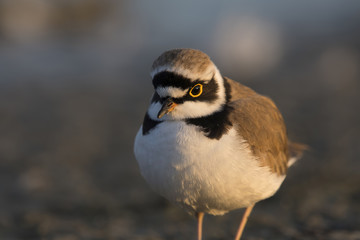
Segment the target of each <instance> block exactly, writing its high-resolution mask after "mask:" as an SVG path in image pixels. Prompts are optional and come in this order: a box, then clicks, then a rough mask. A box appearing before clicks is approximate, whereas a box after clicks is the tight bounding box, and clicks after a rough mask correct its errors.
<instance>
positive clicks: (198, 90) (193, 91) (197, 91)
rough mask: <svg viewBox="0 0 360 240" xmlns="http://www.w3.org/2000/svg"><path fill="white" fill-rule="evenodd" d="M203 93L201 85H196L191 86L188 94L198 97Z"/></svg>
mask: <svg viewBox="0 0 360 240" xmlns="http://www.w3.org/2000/svg"><path fill="white" fill-rule="evenodd" d="M202 92H203V85H202V84H200V83H198V84H196V85H195V86H193V87H192V88H191V90H190V92H189V94H190V96H192V97H194V98H195V97H198V96H200V95H201V94H202Z"/></svg>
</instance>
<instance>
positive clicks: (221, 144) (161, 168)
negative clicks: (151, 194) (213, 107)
mask: <svg viewBox="0 0 360 240" xmlns="http://www.w3.org/2000/svg"><path fill="white" fill-rule="evenodd" d="M134 150H135V156H136V159H137V161H138V163H139V166H140V171H141V173H142V175H143V176H144V178H145V179H146V181H147V182H148V183H149V184H150V186H151V187H152V188H153V189H154V190H155V191H156V192H158V193H159V194H161V195H163V196H164V197H166V198H167V199H169V200H170V201H172V202H175V203H178V204H180V205H182V206H183V207H185V208H186V209H187V210H189V211H191V212H194V211H195V212H206V213H210V214H214V215H218V214H224V213H226V212H228V211H230V210H233V209H237V208H242V207H246V206H249V205H250V204H252V203H255V202H257V201H260V200H262V199H265V198H268V197H270V196H272V195H273V194H274V193H275V192H276V190H277V189H278V188H279V187H280V185H281V183H282V181H283V180H284V178H285V176H278V175H276V174H274V173H271V172H270V171H269V169H268V168H267V167H260V166H259V164H258V161H257V160H256V159H255V158H254V157H253V156H252V155H251V152H250V150H249V148H248V146H247V144H246V143H245V142H244V141H242V140H241V137H240V136H237V134H236V131H235V130H234V129H231V130H230V131H229V132H228V133H227V134H226V135H224V136H222V138H221V139H220V140H217V139H209V138H207V137H206V136H205V135H204V134H203V132H201V131H199V129H198V127H196V126H193V125H188V124H186V123H184V122H181V121H166V122H164V123H161V124H159V125H158V126H156V127H155V129H153V130H151V132H150V133H149V134H148V135H145V136H143V135H142V128H140V130H139V132H138V134H137V136H136V139H135V149H134Z"/></svg>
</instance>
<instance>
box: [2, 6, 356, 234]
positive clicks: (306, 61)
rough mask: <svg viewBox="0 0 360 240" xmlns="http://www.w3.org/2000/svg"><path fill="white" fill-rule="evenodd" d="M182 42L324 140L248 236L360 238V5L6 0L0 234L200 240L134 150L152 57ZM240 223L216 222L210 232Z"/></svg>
mask: <svg viewBox="0 0 360 240" xmlns="http://www.w3.org/2000/svg"><path fill="white" fill-rule="evenodd" d="M182 47H186V48H196V49H200V50H202V51H204V52H206V53H207V54H208V55H209V56H211V58H212V60H213V61H214V62H215V64H217V66H218V67H219V69H220V70H221V71H222V73H223V75H225V76H228V77H230V78H232V79H235V80H237V81H239V82H242V83H243V84H245V85H248V86H250V87H252V88H254V89H255V90H257V91H258V92H259V93H262V94H264V95H267V96H270V97H271V98H273V99H274V100H275V102H276V103H277V105H278V107H279V108H280V110H281V111H282V113H283V115H284V118H285V120H286V122H287V126H288V133H289V137H290V138H291V139H292V140H293V141H298V142H303V143H306V144H307V145H309V146H310V150H309V151H308V152H307V153H306V154H305V156H304V158H303V159H302V160H301V161H299V162H298V163H297V164H295V166H294V167H293V168H291V169H290V170H289V172H288V177H287V180H286V181H285V183H284V184H283V186H282V188H281V189H280V191H279V192H278V193H277V194H276V195H275V196H274V197H272V198H270V199H268V200H266V201H263V202H260V203H259V204H258V205H257V207H256V208H255V210H254V211H253V213H252V216H251V218H250V221H249V223H248V226H247V229H246V230H245V233H244V239H252V240H259V239H330V240H331V239H336V240H337V239H339V240H350V239H351V240H353V239H360V227H359V226H360V174H359V170H360V162H359V159H360V144H359V135H360V124H359V123H360V111H359V109H360V95H359V90H360V2H358V1H336V0H327V1H325V0H319V1H279V0H274V1H250V0H247V1H227V2H226V3H225V2H224V1H214V0H211V1H209V0H207V1H205V0H200V1H190V0H183V1H171V2H170V1H168V2H165V1H159V0H155V1H151V2H150V1H144V0H133V1H130V0H128V1H126V0H123V1H115V0H76V1H74V0H52V1H48V0H0V196H1V197H0V238H1V239H56V240H76V239H195V236H196V222H195V219H193V218H192V217H190V216H188V215H187V214H186V213H184V212H183V211H182V210H181V209H179V208H177V207H175V206H173V205H171V204H169V203H168V202H167V201H166V200H164V199H163V198H161V197H159V196H158V195H157V194H155V193H153V192H152V191H151V189H150V188H149V187H148V186H147V185H146V183H145V182H144V180H143V179H142V178H141V176H140V174H139V170H138V167H137V163H136V161H135V158H134V156H133V151H132V149H133V140H134V137H135V134H136V132H137V130H138V128H139V126H140V124H141V123H142V118H143V116H144V113H145V111H146V108H147V105H148V102H149V99H150V97H151V94H152V85H151V79H150V76H149V70H150V66H151V64H152V61H153V60H154V59H155V58H156V57H157V56H158V55H160V54H161V53H162V52H163V51H165V50H168V49H171V48H182ZM241 217H242V210H238V211H234V212H232V213H230V214H227V215H225V216H222V217H212V216H207V217H206V218H205V222H204V232H205V233H204V235H205V239H231V238H233V236H234V234H235V232H236V229H237V226H238V224H239V221H240V219H241Z"/></svg>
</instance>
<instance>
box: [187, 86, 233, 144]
mask: <svg viewBox="0 0 360 240" xmlns="http://www.w3.org/2000/svg"><path fill="white" fill-rule="evenodd" d="M224 86H225V93H226V104H225V105H224V106H223V108H222V109H221V110H220V111H218V112H215V113H213V114H212V115H209V116H205V117H199V118H191V119H187V120H186V123H187V124H193V125H196V126H199V127H200V129H201V131H203V132H204V133H205V136H207V137H208V138H210V139H220V138H221V137H222V136H223V135H224V134H226V133H227V132H228V131H229V129H230V128H231V127H232V123H231V122H230V119H229V115H230V113H231V111H232V110H233V108H232V107H230V106H228V102H229V100H230V98H231V96H230V91H231V89H230V84H229V83H228V82H227V81H226V79H224Z"/></svg>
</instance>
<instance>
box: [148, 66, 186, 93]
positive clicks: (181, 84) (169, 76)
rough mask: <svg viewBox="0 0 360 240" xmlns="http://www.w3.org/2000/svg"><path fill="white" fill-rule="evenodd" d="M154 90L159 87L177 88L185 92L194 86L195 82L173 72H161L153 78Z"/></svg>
mask: <svg viewBox="0 0 360 240" xmlns="http://www.w3.org/2000/svg"><path fill="white" fill-rule="evenodd" d="M153 85H154V88H157V87H177V88H181V89H183V90H185V89H188V88H189V87H191V86H192V85H193V82H192V81H191V80H190V79H188V78H185V77H183V76H181V75H178V74H176V73H172V72H167V71H164V72H160V73H158V74H156V75H155V76H154V78H153Z"/></svg>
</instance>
